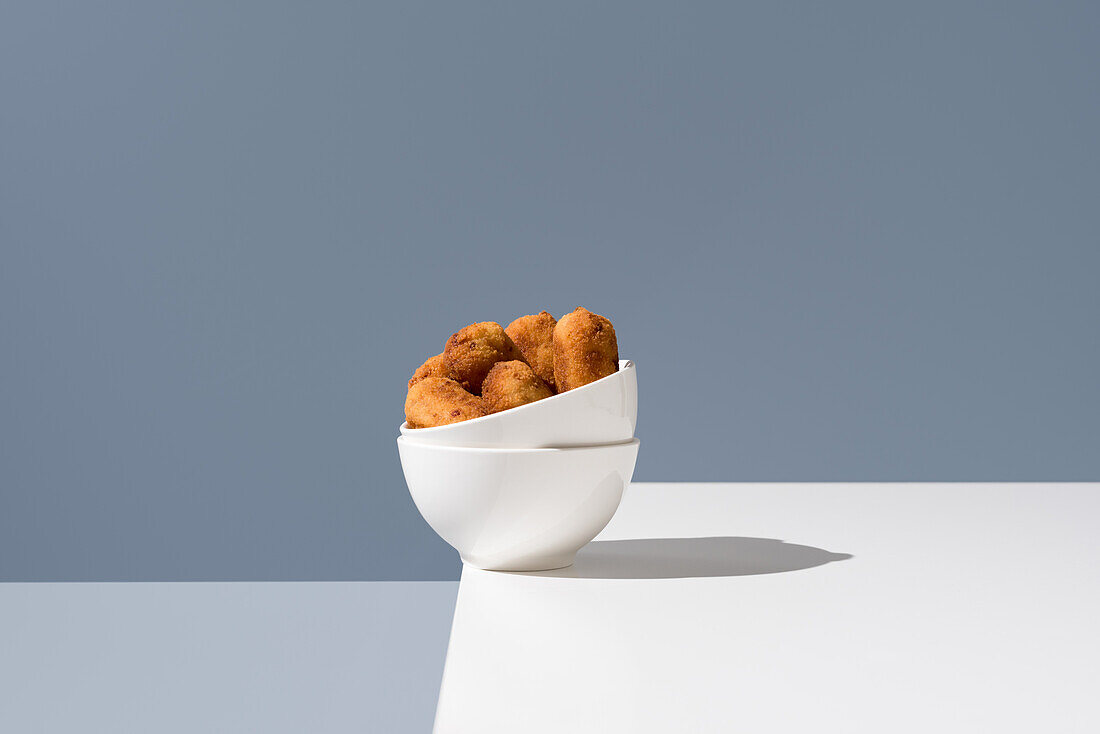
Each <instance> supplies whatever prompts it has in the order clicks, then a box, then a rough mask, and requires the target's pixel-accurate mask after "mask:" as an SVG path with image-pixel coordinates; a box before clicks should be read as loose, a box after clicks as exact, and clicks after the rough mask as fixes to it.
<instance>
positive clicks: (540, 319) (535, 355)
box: [504, 311, 558, 390]
mask: <svg viewBox="0 0 1100 734" xmlns="http://www.w3.org/2000/svg"><path fill="white" fill-rule="evenodd" d="M557 323H558V322H557V321H556V320H555V319H554V317H553V316H551V315H550V314H548V313H547V312H546V311H543V312H542V313H536V314H531V315H529V316H520V317H519V318H518V319H516V320H515V321H513V322H512V323H510V324H508V328H506V329H505V330H504V333H505V334H507V335H508V336H509V337H511V338H512V341H513V342H515V344H516V347H517V348H518V349H519V351H520V353H521V354H522V355H523V359H524V361H525V362H527V364H529V365H531V369H532V370H534V372H535V374H536V375H538V376H539V378H540V379H541V380H542V381H543V382H545V383H546V384H547V385H548V386H549V387H550V389H551V390H554V389H556V388H555V382H554V326H555V325H556V324H557Z"/></svg>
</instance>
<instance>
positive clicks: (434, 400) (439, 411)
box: [405, 377, 485, 428]
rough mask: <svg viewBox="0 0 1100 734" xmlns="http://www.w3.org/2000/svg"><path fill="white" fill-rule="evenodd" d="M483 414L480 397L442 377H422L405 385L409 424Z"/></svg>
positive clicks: (439, 422) (425, 425)
mask: <svg viewBox="0 0 1100 734" xmlns="http://www.w3.org/2000/svg"><path fill="white" fill-rule="evenodd" d="M483 415H485V406H484V404H483V403H482V401H481V398H479V397H478V396H476V395H471V394H470V393H469V392H467V391H466V390H465V389H463V387H462V385H459V384H458V383H457V382H455V381H454V380H450V379H448V378H446V377H425V378H424V379H422V380H420V381H418V382H416V383H414V384H413V385H412V387H410V388H409V394H408V396H407V397H406V398H405V420H406V422H408V424H409V428H430V427H432V426H443V425H446V424H448V423H458V422H460V421H467V420H470V419H471V418H480V417H481V416H483Z"/></svg>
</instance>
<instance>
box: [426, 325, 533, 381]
mask: <svg viewBox="0 0 1100 734" xmlns="http://www.w3.org/2000/svg"><path fill="white" fill-rule="evenodd" d="M443 356H444V358H445V359H446V360H447V367H448V368H449V369H450V371H451V377H452V378H454V379H455V380H457V381H458V383H459V384H460V385H462V387H464V388H466V389H467V390H469V391H470V392H471V393H473V394H474V395H480V394H481V383H482V381H483V380H484V379H485V375H486V374H488V372H489V369H490V368H492V366H493V365H494V364H496V363H497V362H507V361H509V360H513V359H523V355H522V354H521V353H520V351H519V348H518V347H516V345H515V342H513V341H512V339H511V337H509V336H508V335H507V334H505V333H504V327H503V326H501V325H500V324H498V323H496V322H495V321H482V322H480V323H477V324H470V325H469V326H467V327H466V328H464V329H459V330H458V331H456V332H455V333H454V334H451V338H450V339H448V340H447V346H446V348H445V349H444V350H443Z"/></svg>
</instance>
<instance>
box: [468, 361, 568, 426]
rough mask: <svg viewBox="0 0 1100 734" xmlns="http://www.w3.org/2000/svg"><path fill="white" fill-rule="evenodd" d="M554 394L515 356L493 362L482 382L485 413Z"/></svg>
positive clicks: (496, 411) (516, 406) (506, 408)
mask: <svg viewBox="0 0 1100 734" xmlns="http://www.w3.org/2000/svg"><path fill="white" fill-rule="evenodd" d="M553 394H554V393H553V392H552V391H551V390H550V388H549V387H548V386H547V385H546V383H545V382H543V381H542V379H541V378H540V377H539V376H538V375H536V374H535V372H534V370H532V369H531V366H530V365H528V364H527V363H526V362H521V361H520V360H518V359H516V360H512V361H510V362H497V363H496V364H494V365H493V366H492V368H491V369H490V370H489V374H487V375H485V381H484V382H483V383H482V385H481V400H482V403H483V404H484V406H485V412H486V413H499V412H500V411H502V410H508V409H509V408H518V407H519V406H521V405H527V403H533V402H535V401H536V400H542V399H543V398H548V397H550V396H551V395H553Z"/></svg>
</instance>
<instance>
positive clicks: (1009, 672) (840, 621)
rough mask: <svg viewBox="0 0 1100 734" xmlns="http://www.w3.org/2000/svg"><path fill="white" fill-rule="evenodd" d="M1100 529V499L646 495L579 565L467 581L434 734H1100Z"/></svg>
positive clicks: (781, 489) (1003, 494)
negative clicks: (1022, 733) (561, 569)
mask: <svg viewBox="0 0 1100 734" xmlns="http://www.w3.org/2000/svg"><path fill="white" fill-rule="evenodd" d="M1098 520H1100V485H1096V484H1092V485H1085V484H1076V485H1069V484H1027V485H1023V484H796V485H790V484H788V485H780V484H761V485H729V484H710V485H702V484H682V485H673V484H664V485H634V486H632V487H630V489H629V490H628V496H627V498H626V499H625V500H624V502H623V505H622V507H621V508H620V512H619V513H618V514H617V515H616V516H615V518H614V520H612V522H611V524H610V525H609V526H608V527H607V529H606V530H605V531H604V532H603V533H602V534H601V536H600V537H599V538H598V540H597V541H596V542H594V543H592V544H590V545H589V546H587V547H586V548H585V549H583V550H582V551H581V554H579V555H578V559H577V563H576V564H575V565H574V567H573V568H569V569H565V570H564V571H560V572H546V573H542V574H533V575H522V574H502V573H492V572H486V571H478V570H476V569H472V568H469V567H467V568H466V569H464V571H463V578H462V583H461V585H460V588H459V597H458V602H457V607H456V610H455V622H454V628H453V630H452V634H451V641H450V647H449V651H448V660H447V667H446V670H445V673H444V678H443V687H442V691H441V695H440V702H439V710H438V713H437V719H436V731H437V732H440V734H452V733H458V732H478V733H479V734H495V733H496V732H520V731H521V732H525V733H527V734H532V733H537V732H601V733H602V734H608V733H610V732H632V733H635V734H637V733H639V732H754V733H760V732H784V733H795V732H811V731H812V732H838V733H839V732H845V733H852V732H868V733H869V734H870V733H872V732H874V733H875V734H882V733H883V732H892V733H896V732H922V733H926V732H945V731H950V732H999V733H1003V732H1045V733H1049V732H1098V731H1100V628H1098V625H1100V535H1098V532H1097V529H1098ZM643 538H644V539H647V540H637V539H643ZM677 539H678V540H677ZM781 541H782V542H781ZM849 556H850V557H849Z"/></svg>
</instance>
